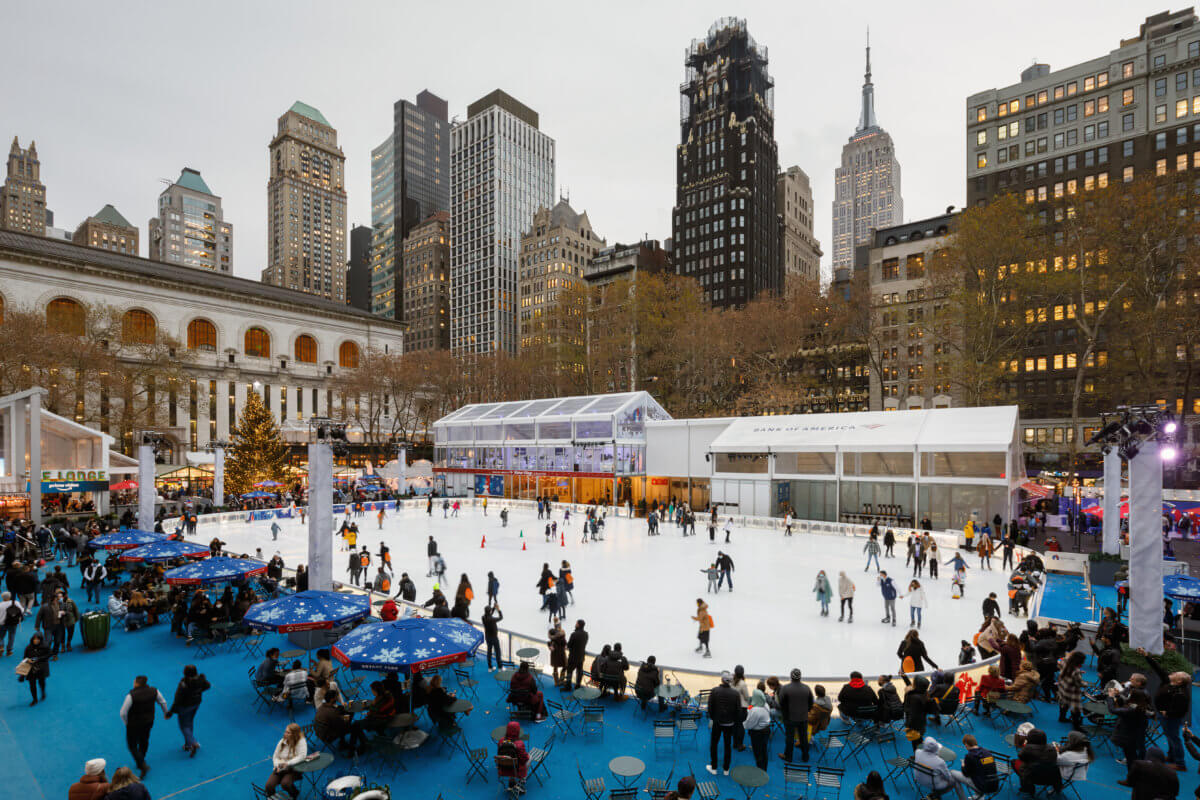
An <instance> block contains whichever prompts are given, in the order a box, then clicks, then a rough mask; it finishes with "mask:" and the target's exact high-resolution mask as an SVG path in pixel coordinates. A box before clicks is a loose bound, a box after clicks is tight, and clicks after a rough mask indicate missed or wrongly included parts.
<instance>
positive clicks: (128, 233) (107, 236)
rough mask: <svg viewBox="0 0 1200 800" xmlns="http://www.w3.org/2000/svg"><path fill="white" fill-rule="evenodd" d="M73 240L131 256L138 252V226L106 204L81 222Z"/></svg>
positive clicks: (76, 242) (98, 248) (87, 245)
mask: <svg viewBox="0 0 1200 800" xmlns="http://www.w3.org/2000/svg"><path fill="white" fill-rule="evenodd" d="M42 235H43V236H44V235H45V233H43V234H42ZM71 241H73V242H75V244H82V245H85V246H86V247H94V248H96V249H97V250H111V251H112V252H114V253H124V254H125V255H130V256H136V255H137V254H138V229H137V227H136V226H134V225H132V224H130V222H129V220H127V219H125V217H123V216H121V212H120V211H117V210H116V209H115V208H113V207H112V206H111V205H106V206H104V208H102V209H100V210H99V211H97V212H96V213H95V214H93V215H92V216H90V217H88V218H87V219H85V220H84V221H83V222H81V223H79V227H78V228H76V229H75V233H74V235H73V236H72V237H71Z"/></svg>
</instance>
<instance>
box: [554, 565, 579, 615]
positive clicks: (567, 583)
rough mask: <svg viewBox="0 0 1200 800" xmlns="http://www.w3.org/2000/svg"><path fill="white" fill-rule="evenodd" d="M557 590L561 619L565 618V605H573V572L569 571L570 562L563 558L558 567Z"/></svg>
mask: <svg viewBox="0 0 1200 800" xmlns="http://www.w3.org/2000/svg"><path fill="white" fill-rule="evenodd" d="M555 588H556V589H557V590H558V600H559V607H560V608H559V610H560V611H562V614H563V619H566V608H567V605H568V604H570V605H575V573H573V572H572V571H571V562H570V561H567V560H566V559H565V558H564V559H563V560H562V563H561V564H559V567H558V586H556V587H555Z"/></svg>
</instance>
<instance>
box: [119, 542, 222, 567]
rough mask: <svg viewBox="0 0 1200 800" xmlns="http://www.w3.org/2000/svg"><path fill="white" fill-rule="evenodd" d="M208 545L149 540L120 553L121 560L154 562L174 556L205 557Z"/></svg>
mask: <svg viewBox="0 0 1200 800" xmlns="http://www.w3.org/2000/svg"><path fill="white" fill-rule="evenodd" d="M208 552H209V550H208V545H203V544H196V543H194V542H172V541H162V542H151V543H150V544H144V545H141V546H140V547H135V548H133V549H131V550H126V551H125V552H124V553H122V554H121V560H122V561H144V562H145V563H147V564H156V563H158V562H160V561H171V560H173V559H176V558H205V557H206V556H207V555H208Z"/></svg>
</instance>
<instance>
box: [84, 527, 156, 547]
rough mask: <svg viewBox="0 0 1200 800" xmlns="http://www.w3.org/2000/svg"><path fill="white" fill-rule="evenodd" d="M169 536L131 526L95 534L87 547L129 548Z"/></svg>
mask: <svg viewBox="0 0 1200 800" xmlns="http://www.w3.org/2000/svg"><path fill="white" fill-rule="evenodd" d="M170 538H171V537H169V536H167V535H166V534H165V533H154V532H153V531H139V530H134V529H132V528H131V529H129V530H124V531H115V532H113V533H106V534H104V535H103V536H97V537H96V538H95V539H92V540H91V541H90V542H88V547H91V548H94V549H96V550H129V549H130V548H133V547H141V546H142V545H144V544H152V543H154V542H165V541H167V540H168V539H170Z"/></svg>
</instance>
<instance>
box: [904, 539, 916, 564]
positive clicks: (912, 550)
mask: <svg viewBox="0 0 1200 800" xmlns="http://www.w3.org/2000/svg"><path fill="white" fill-rule="evenodd" d="M907 546H908V554H907V555H906V556H904V566H906V567H907V566H908V565H909V564H911V563H912V562H913V561H914V560H915V559H916V557H917V536H916V534H914V533H910V534H909V535H908V543H907Z"/></svg>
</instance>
